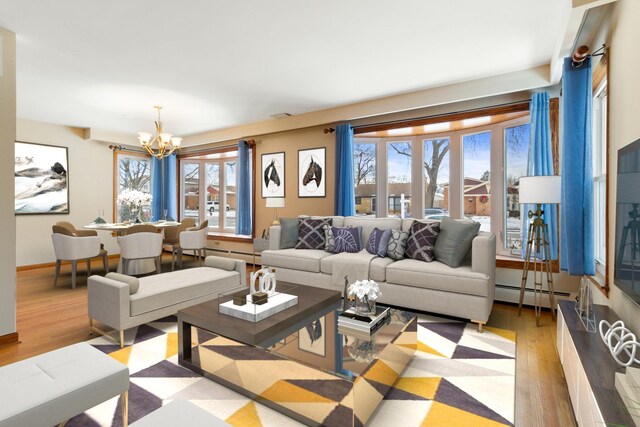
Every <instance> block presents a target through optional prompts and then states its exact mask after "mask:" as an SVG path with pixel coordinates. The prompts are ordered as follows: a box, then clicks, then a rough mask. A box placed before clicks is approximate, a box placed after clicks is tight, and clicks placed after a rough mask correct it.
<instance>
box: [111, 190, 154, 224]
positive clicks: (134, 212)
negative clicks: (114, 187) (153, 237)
mask: <svg viewBox="0 0 640 427" xmlns="http://www.w3.org/2000/svg"><path fill="white" fill-rule="evenodd" d="M152 199H153V198H152V197H151V194H149V193H144V192H142V191H140V190H131V189H126V190H122V191H121V192H120V194H119V195H118V200H117V201H118V204H119V205H120V206H121V211H120V216H121V218H129V219H131V221H132V222H139V218H138V215H139V214H140V211H141V210H142V208H143V207H148V206H150V205H151V200H152Z"/></svg>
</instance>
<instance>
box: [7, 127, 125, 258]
mask: <svg viewBox="0 0 640 427" xmlns="http://www.w3.org/2000/svg"><path fill="white" fill-rule="evenodd" d="M83 135H84V130H83V129H79V128H73V127H68V126H58V125H51V124H47V123H41V122H35V121H31V120H24V119H18V121H17V137H16V140H18V141H24V142H36V143H40V144H48V145H57V146H64V147H68V156H69V167H68V174H69V214H68V215H58V214H55V215H17V216H16V231H17V235H18V236H19V239H18V240H17V242H16V256H17V265H18V266H23V265H33V264H44V263H51V262H54V261H55V256H54V252H53V244H52V243H51V226H52V225H53V224H55V223H56V221H69V222H71V223H73V224H74V225H75V226H76V227H80V226H82V225H85V224H89V223H90V222H91V221H92V220H93V219H95V218H96V217H97V216H98V210H99V209H104V212H105V216H106V218H105V219H107V221H110V220H111V216H112V211H113V210H112V209H113V152H112V151H111V150H110V149H109V147H108V145H107V144H105V143H102V142H97V141H94V140H84V139H83ZM11 157H12V158H13V156H11ZM11 170H12V171H13V166H12V167H11ZM11 194H13V189H12V191H11ZM11 205H12V206H13V202H12V203H11ZM98 233H99V235H100V237H101V238H102V242H103V243H104V244H105V249H107V251H108V252H109V253H110V254H111V253H119V248H118V245H117V243H116V240H115V238H114V237H112V236H111V234H110V233H108V232H104V231H99V232H98Z"/></svg>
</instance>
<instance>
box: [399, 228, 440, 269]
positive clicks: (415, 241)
mask: <svg viewBox="0 0 640 427" xmlns="http://www.w3.org/2000/svg"><path fill="white" fill-rule="evenodd" d="M438 234H440V223H439V222H429V223H424V222H419V221H413V224H411V232H410V233H409V238H408V239H407V249H406V252H405V253H406V255H407V257H408V258H413V259H417V260H419V261H426V262H431V261H433V260H434V259H435V253H434V251H435V246H436V239H437V238H438Z"/></svg>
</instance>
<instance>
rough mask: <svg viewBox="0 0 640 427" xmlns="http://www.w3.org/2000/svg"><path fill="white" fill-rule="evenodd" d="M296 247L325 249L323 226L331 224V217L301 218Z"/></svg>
mask: <svg viewBox="0 0 640 427" xmlns="http://www.w3.org/2000/svg"><path fill="white" fill-rule="evenodd" d="M298 221H299V224H298V243H297V244H296V249H324V241H325V238H324V229H323V226H325V225H331V219H330V218H327V219H311V218H300V219H299V220H298Z"/></svg>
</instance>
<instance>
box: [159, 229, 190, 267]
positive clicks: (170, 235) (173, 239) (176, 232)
mask: <svg viewBox="0 0 640 427" xmlns="http://www.w3.org/2000/svg"><path fill="white" fill-rule="evenodd" d="M195 225H196V219H195V218H184V219H183V220H182V222H181V223H180V225H174V226H171V227H164V228H163V230H164V239H162V245H163V246H171V254H172V255H171V257H172V258H173V253H174V252H175V251H176V250H177V248H178V247H179V246H180V233H182V232H183V231H186V230H187V229H188V228H191V227H194V226H195ZM172 269H173V267H172Z"/></svg>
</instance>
